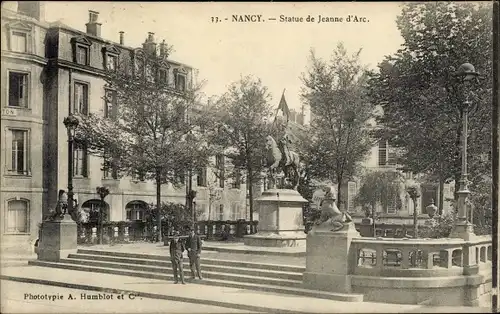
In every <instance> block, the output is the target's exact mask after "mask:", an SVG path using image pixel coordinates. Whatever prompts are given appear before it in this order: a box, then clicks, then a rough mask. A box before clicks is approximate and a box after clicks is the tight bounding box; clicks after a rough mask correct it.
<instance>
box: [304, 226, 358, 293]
mask: <svg viewBox="0 0 500 314" xmlns="http://www.w3.org/2000/svg"><path fill="white" fill-rule="evenodd" d="M358 237H360V234H359V233H358V232H357V231H356V228H355V226H354V223H353V222H350V223H347V224H345V225H344V227H343V228H342V229H341V230H339V231H335V232H333V231H331V228H328V227H327V226H315V227H313V229H312V230H311V231H310V232H309V234H308V235H307V257H306V271H305V272H304V279H303V280H304V286H305V287H307V288H309V289H314V290H324V291H331V292H339V293H351V292H352V291H351V274H352V271H353V269H354V265H355V263H356V254H355V252H353V251H352V250H351V242H352V239H353V238H358Z"/></svg>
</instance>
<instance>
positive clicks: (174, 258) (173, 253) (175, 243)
mask: <svg viewBox="0 0 500 314" xmlns="http://www.w3.org/2000/svg"><path fill="white" fill-rule="evenodd" d="M185 249H186V248H185V246H184V243H183V242H182V240H180V239H179V231H175V233H174V237H173V239H172V240H170V260H171V262H172V269H173V271H174V283H178V282H179V280H178V277H177V274H179V275H180V277H181V283H182V284H183V285H185V284H186V282H185V281H184V269H183V267H182V260H183V258H182V254H183V253H184V250H185Z"/></svg>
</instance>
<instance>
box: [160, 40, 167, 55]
mask: <svg viewBox="0 0 500 314" xmlns="http://www.w3.org/2000/svg"><path fill="white" fill-rule="evenodd" d="M160 56H161V57H167V44H166V43H165V39H164V40H163V41H162V42H161V44H160Z"/></svg>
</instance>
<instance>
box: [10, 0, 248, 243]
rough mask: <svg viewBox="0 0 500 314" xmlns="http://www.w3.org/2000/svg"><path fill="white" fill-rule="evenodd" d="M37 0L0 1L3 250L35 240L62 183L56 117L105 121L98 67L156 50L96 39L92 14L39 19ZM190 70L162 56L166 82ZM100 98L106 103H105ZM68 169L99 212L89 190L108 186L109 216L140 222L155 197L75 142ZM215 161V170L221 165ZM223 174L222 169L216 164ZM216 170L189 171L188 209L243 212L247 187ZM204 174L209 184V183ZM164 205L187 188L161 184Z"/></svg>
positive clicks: (181, 197)
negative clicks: (191, 196)
mask: <svg viewBox="0 0 500 314" xmlns="http://www.w3.org/2000/svg"><path fill="white" fill-rule="evenodd" d="M43 15H44V3H43V2H38V1H29V2H21V1H20V2H19V3H18V2H16V1H11V2H9V3H8V5H4V4H2V20H1V23H2V32H1V36H2V46H1V47H2V60H1V61H2V71H1V82H2V100H1V106H2V115H1V122H2V127H1V134H0V136H1V144H2V145H1V147H2V151H1V156H2V158H1V160H2V166H1V170H0V171H1V172H0V176H1V179H0V180H1V192H0V204H1V208H2V212H1V215H2V226H1V229H0V230H1V234H2V248H9V247H17V248H19V247H20V246H25V247H27V248H28V249H29V248H30V247H32V244H33V243H34V241H35V240H36V239H37V237H38V225H39V223H40V222H41V221H42V218H43V217H44V216H45V215H47V214H48V213H49V211H50V210H51V209H53V208H54V207H55V205H56V202H57V192H58V190H60V189H64V190H66V189H67V184H68V182H67V177H68V142H67V141H68V135H67V131H66V128H65V126H64V124H63V120H64V118H65V117H67V116H68V115H69V114H70V113H80V114H88V113H90V112H92V113H97V114H100V115H102V116H104V117H106V116H107V115H109V114H110V113H111V112H112V110H113V108H114V106H115V108H116V104H115V103H113V100H109V97H104V96H105V94H106V93H108V92H109V91H108V90H107V89H106V88H105V80H104V77H105V72H106V71H105V70H106V69H113V67H116V66H117V64H118V63H119V62H122V61H126V60H130V59H131V58H136V57H137V56H139V55H140V54H141V53H142V52H143V51H144V50H146V49H156V47H157V45H159V48H160V51H161V50H162V48H164V47H165V46H163V47H162V45H165V41H163V42H162V43H159V44H157V43H156V40H155V37H154V33H148V35H147V38H146V40H145V42H144V44H143V47H140V48H137V47H129V46H126V45H125V44H124V38H125V34H124V32H120V33H119V34H117V35H118V36H117V37H118V38H119V41H118V42H113V41H110V40H106V39H104V38H102V37H101V27H102V24H101V23H100V22H99V13H98V12H95V11H89V20H88V23H87V24H86V25H85V31H80V30H77V29H73V28H71V27H68V26H66V25H64V24H62V23H59V22H55V23H47V22H46V21H44V16H43ZM193 72H194V69H193V68H191V67H190V66H188V65H185V64H181V63H178V62H175V61H173V60H168V66H167V69H166V71H165V72H164V76H165V79H166V80H167V82H168V84H169V85H170V87H171V88H173V89H176V90H178V91H183V90H184V89H186V88H187V87H188V86H190V84H192V83H193ZM105 98H106V100H104V99H105ZM72 158H73V163H74V167H73V169H72V171H73V175H74V179H73V186H74V188H73V190H74V193H75V199H76V200H77V202H78V205H79V206H80V207H81V208H85V209H88V210H99V209H100V208H101V206H100V201H99V196H98V195H97V193H96V187H98V186H106V187H108V188H109V189H110V195H108V196H107V197H106V209H105V210H106V215H105V216H106V217H107V219H108V220H111V221H123V220H142V219H144V218H145V217H144V209H145V208H146V207H147V206H148V204H150V203H155V202H156V187H155V185H154V183H153V182H150V181H141V180H137V179H135V178H131V177H118V175H117V173H116V172H114V171H109V170H103V160H102V158H100V157H97V156H93V155H91V154H89V153H88V152H87V151H86V150H85V149H84V148H83V147H78V146H76V147H75V151H74V156H73V157H72ZM225 164H226V162H225V161H224V160H220V165H221V167H222V166H223V165H225ZM221 169H222V171H224V170H223V168H221ZM219 171H221V170H220V169H200V171H198V172H197V173H196V174H194V175H193V176H192V178H191V179H192V180H193V182H192V186H193V189H194V190H197V191H198V194H197V197H196V200H195V201H196V207H197V209H198V211H200V212H201V213H202V215H201V216H202V217H199V218H200V219H202V218H208V215H209V213H210V217H211V218H212V219H214V220H228V219H239V218H245V197H246V195H245V192H241V191H246V188H245V186H244V184H243V185H242V184H241V183H240V182H239V179H238V180H234V182H231V180H229V179H227V178H225V177H224V176H223V177H222V178H220V177H217V179H211V178H213V177H214V174H215V173H218V172H219ZM210 180H212V181H210ZM161 195H162V201H163V202H175V203H185V201H186V188H185V187H181V188H175V187H174V186H172V185H171V184H164V185H163V186H162V188H161Z"/></svg>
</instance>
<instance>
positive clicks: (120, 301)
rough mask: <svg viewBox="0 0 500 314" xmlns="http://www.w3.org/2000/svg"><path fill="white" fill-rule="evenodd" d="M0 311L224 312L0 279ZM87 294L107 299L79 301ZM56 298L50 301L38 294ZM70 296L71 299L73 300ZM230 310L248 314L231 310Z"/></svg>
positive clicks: (201, 306)
mask: <svg viewBox="0 0 500 314" xmlns="http://www.w3.org/2000/svg"><path fill="white" fill-rule="evenodd" d="M0 285H1V289H2V299H1V301H2V302H1V309H0V312H1V313H140V312H147V313H227V312H228V309H227V308H224V307H217V306H210V305H202V304H193V303H186V302H177V301H169V300H155V299H148V298H143V297H141V296H135V295H129V294H124V295H121V294H113V293H99V292H94V291H88V290H79V289H69V288H61V287H54V286H47V285H36V284H29V283H21V282H15V281H5V280H2V281H0ZM82 294H83V295H84V296H85V297H87V296H99V294H100V295H101V296H103V297H104V296H106V297H108V298H111V299H109V300H104V299H101V300H99V299H90V300H86V299H85V300H82V299H81V297H82ZM46 295H47V296H49V297H57V299H56V298H54V299H53V300H51V299H47V298H45V299H42V300H40V297H42V298H43V297H45V296H46ZM73 298H74V299H73ZM231 313H248V311H240V310H236V309H231Z"/></svg>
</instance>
